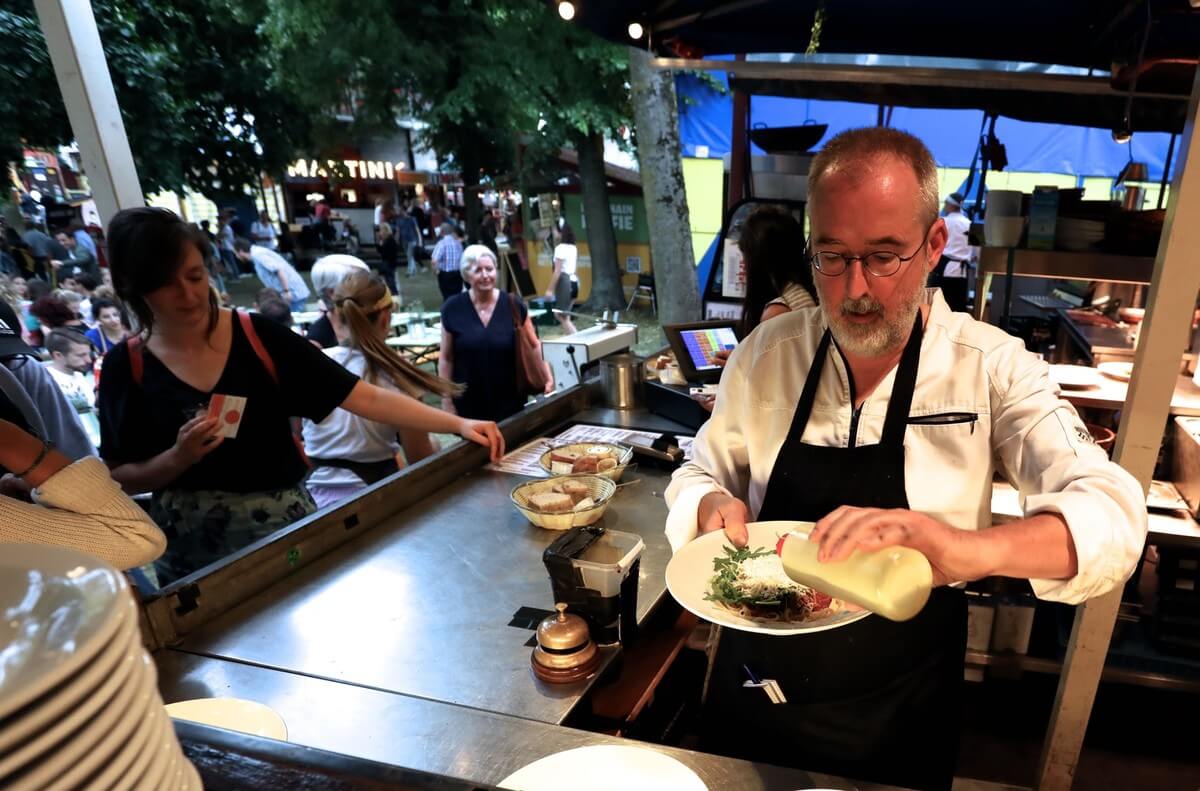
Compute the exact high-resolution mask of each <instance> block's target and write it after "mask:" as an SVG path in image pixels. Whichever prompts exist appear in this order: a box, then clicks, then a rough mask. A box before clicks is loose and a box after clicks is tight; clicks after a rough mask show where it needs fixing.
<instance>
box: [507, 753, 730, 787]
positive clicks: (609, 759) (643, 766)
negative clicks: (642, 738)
mask: <svg viewBox="0 0 1200 791" xmlns="http://www.w3.org/2000/svg"><path fill="white" fill-rule="evenodd" d="M497 785H499V787H500V788H507V789H511V791H560V789H563V788H570V789H571V790H572V791H612V789H614V788H619V789H621V791H660V790H661V789H671V791H707V789H708V786H706V785H705V784H704V781H703V780H701V779H700V776H699V775H697V774H696V773H695V772H693V771H692V770H691V769H689V768H688V767H686V766H684V765H683V764H682V763H681V762H680V761H678V760H676V759H675V758H672V757H671V756H669V755H663V754H662V753H660V752H658V751H657V750H654V749H651V748H649V747H634V746H632V745H624V744H594V745H590V746H588V747H576V748H575V749H573V750H564V751H562V752H560V753H553V754H552V755H547V756H546V757H545V758H541V759H539V760H537V761H534V762H533V763H531V764H529V765H528V766H525V767H522V768H521V769H518V770H517V771H516V772H513V773H512V774H511V775H509V776H508V777H506V778H504V779H503V780H501V781H500V782H499V783H498V784H497Z"/></svg>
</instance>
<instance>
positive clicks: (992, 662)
mask: <svg viewBox="0 0 1200 791" xmlns="http://www.w3.org/2000/svg"><path fill="white" fill-rule="evenodd" d="M967 667H975V668H981V667H992V668H996V669H997V670H1002V671H1009V672H1012V671H1023V670H1024V671H1029V672H1031V673H1046V674H1049V675H1055V676H1056V675H1059V674H1060V673H1062V662H1061V661H1059V660H1057V659H1044V658H1042V657H1036V656H1024V655H1021V654H993V653H990V652H988V651H974V650H968V651H967ZM1101 680H1102V681H1112V682H1116V683H1118V684H1134V685H1136V686H1141V687H1155V688H1158V689H1171V690H1175V691H1177V692H1200V678H1185V677H1182V676H1172V675H1167V674H1166V673H1155V672H1152V671H1149V670H1132V669H1130V668H1125V667H1112V666H1106V667H1105V668H1104V673H1103V674H1102V675H1101Z"/></svg>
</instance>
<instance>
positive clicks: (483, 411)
mask: <svg viewBox="0 0 1200 791" xmlns="http://www.w3.org/2000/svg"><path fill="white" fill-rule="evenodd" d="M462 270H463V274H464V275H465V276H466V280H467V283H468V284H469V286H470V287H469V288H468V289H467V290H466V291H464V292H462V293H460V294H455V295H454V296H452V297H450V298H449V299H447V300H446V303H445V304H444V305H442V349H441V354H440V356H439V357H438V374H440V375H441V376H442V377H443V378H445V379H449V380H451V381H454V382H457V383H459V384H461V385H464V386H465V387H466V391H465V392H463V393H462V394H461V395H459V396H443V398H442V408H443V409H445V410H446V411H447V412H451V413H455V414H458V415H461V416H463V417H472V418H475V417H476V416H483V415H487V416H488V417H487V418H486V419H488V420H503V419H504V418H506V417H509V416H511V415H514V414H516V413H517V412H520V411H521V410H522V409H523V408H524V407H525V396H524V394H522V393H521V392H519V391H518V390H517V354H518V349H517V343H518V342H519V338H518V335H517V333H518V332H520V333H524V334H525V336H526V338H528V340H529V342H530V343H532V344H533V346H534V348H535V349H539V350H540V348H541V343H540V342H539V341H538V337H537V332H536V331H535V330H534V329H533V322H532V321H530V320H529V310H528V309H527V308H526V307H525V303H524V302H522V301H521V299H520V298H518V297H516V296H514V295H512V294H507V293H505V292H503V291H501V290H500V289H498V288H496V254H495V253H493V252H492V251H491V250H489V249H488V248H487V247H484V246H483V245H481V244H473V245H471V246H470V247H468V248H467V249H466V250H463V254H462ZM548 370H549V369H547V371H548ZM547 379H548V383H547V385H546V392H547V393H550V392H552V391H553V389H554V377H553V376H547Z"/></svg>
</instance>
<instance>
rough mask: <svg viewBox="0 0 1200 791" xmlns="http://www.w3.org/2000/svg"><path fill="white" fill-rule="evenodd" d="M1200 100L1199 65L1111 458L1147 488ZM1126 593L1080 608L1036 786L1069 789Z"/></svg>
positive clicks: (1192, 293) (1183, 323) (1198, 163)
mask: <svg viewBox="0 0 1200 791" xmlns="http://www.w3.org/2000/svg"><path fill="white" fill-rule="evenodd" d="M1198 104H1200V73H1198V74H1197V76H1196V80H1195V82H1193V83H1192V97H1191V101H1190V103H1189V105H1188V115H1187V119H1188V120H1187V125H1186V126H1185V127H1184V130H1183V135H1182V136H1181V137H1180V147H1179V152H1180V153H1179V164H1178V166H1177V167H1176V168H1175V178H1174V179H1172V181H1171V199H1170V201H1169V202H1168V203H1167V217H1166V221H1165V222H1164V224H1163V231H1162V237H1161V238H1160V239H1159V243H1158V255H1157V257H1156V258H1155V261H1154V276H1153V279H1152V281H1151V283H1150V299H1149V302H1148V304H1147V309H1146V320H1145V322H1144V323H1143V325H1142V330H1141V334H1140V337H1139V339H1138V347H1137V355H1136V356H1135V357H1134V366H1133V379H1132V381H1131V382H1130V383H1129V396H1128V398H1127V399H1126V401H1125V409H1124V414H1123V415H1122V417H1121V429H1120V431H1119V433H1118V434H1117V444H1116V447H1115V448H1114V452H1113V460H1114V461H1116V462H1117V463H1118V464H1120V465H1121V466H1122V467H1124V468H1125V469H1127V470H1129V472H1130V473H1132V474H1133V476H1134V477H1136V478H1137V479H1138V481H1139V482H1140V483H1141V484H1142V488H1143V489H1147V490H1148V489H1149V486H1150V479H1151V477H1152V476H1153V474H1154V464H1155V462H1156V461H1157V459H1158V451H1159V448H1160V447H1161V445H1162V436H1163V427H1164V426H1166V424H1167V414H1168V411H1169V408H1170V403H1171V395H1172V394H1173V392H1174V390H1175V382H1176V379H1177V377H1178V375H1179V360H1180V353H1181V351H1180V345H1179V344H1180V339H1181V338H1183V337H1184V336H1185V333H1184V331H1183V330H1184V328H1185V327H1190V326H1191V322H1192V311H1193V309H1194V308H1195V305H1196V294H1197V292H1200V267H1198V266H1196V265H1195V263H1196V251H1197V250H1200V223H1197V222H1196V218H1197V217H1200V135H1196V134H1195V131H1196V128H1195V127H1196V109H1197V105H1198ZM1189 165H1191V167H1189ZM1121 593H1122V591H1121V589H1120V588H1117V590H1114V591H1112V592H1111V593H1109V594H1108V595H1107V596H1103V597H1101V598H1099V599H1093V600H1091V601H1089V602H1087V603H1086V604H1084V605H1082V606H1081V607H1079V608H1078V609H1077V610H1076V611H1075V625H1074V627H1073V628H1072V630H1071V640H1070V643H1069V644H1068V646H1067V657H1066V662H1065V663H1064V666H1063V675H1062V678H1061V679H1060V681H1059V685H1058V696H1057V698H1056V700H1055V701H1054V711H1053V713H1052V714H1051V719H1050V729H1049V731H1048V733H1047V734H1046V742H1045V746H1044V749H1043V752H1042V761H1041V767H1040V769H1039V771H1038V786H1037V787H1038V788H1039V789H1043V790H1044V791H1065V790H1066V789H1068V788H1070V787H1071V782H1072V780H1073V778H1074V776H1075V767H1076V766H1077V765H1078V763H1079V752H1080V750H1081V749H1082V747H1083V736H1084V733H1085V732H1086V730H1087V723H1088V718H1089V717H1090V716H1091V712H1092V703H1093V702H1094V700H1095V697H1096V687H1097V685H1098V684H1099V681H1100V673H1101V671H1102V670H1103V669H1104V660H1105V658H1106V657H1107V655H1108V645H1109V641H1110V640H1111V639H1112V630H1113V624H1114V623H1115V622H1116V618H1117V610H1118V608H1119V607H1120V604H1121Z"/></svg>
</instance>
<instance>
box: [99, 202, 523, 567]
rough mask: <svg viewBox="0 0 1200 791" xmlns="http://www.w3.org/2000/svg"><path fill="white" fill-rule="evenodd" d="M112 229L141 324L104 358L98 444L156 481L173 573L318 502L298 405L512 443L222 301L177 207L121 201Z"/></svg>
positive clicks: (314, 416)
mask: <svg viewBox="0 0 1200 791" xmlns="http://www.w3.org/2000/svg"><path fill="white" fill-rule="evenodd" d="M108 238H109V256H110V262H111V265H112V270H113V282H114V283H115V285H116V288H117V293H118V294H119V295H120V297H121V299H122V301H124V302H125V304H127V305H128V306H129V307H130V309H131V310H133V312H134V314H135V315H137V317H138V320H139V321H138V323H139V326H140V327H141V328H142V329H141V331H140V332H139V333H138V334H137V335H135V336H133V337H131V338H128V339H127V340H125V341H123V342H121V343H120V344H118V345H117V346H116V347H115V348H114V349H113V350H112V351H110V352H109V353H108V356H107V357H105V358H104V376H103V377H101V379H100V398H99V402H98V407H99V410H100V428H101V439H102V446H101V449H100V455H101V456H102V457H103V459H104V461H105V462H107V463H108V465H109V467H110V468H111V469H112V475H113V478H115V479H116V480H117V481H118V482H120V484H121V485H122V486H123V487H124V488H125V490H126V491H127V492H130V493H134V492H153V493H154V503H153V509H154V510H153V511H152V513H153V514H154V515H155V517H156V520H157V521H158V523H159V526H160V527H162V529H163V532H164V533H166V535H167V542H168V543H167V552H166V554H165V555H164V556H163V558H162V559H160V561H159V562H158V563H157V564H156V568H157V569H158V570H159V573H160V575H162V576H163V577H165V578H166V579H168V580H169V579H175V578H178V577H182V576H184V575H186V574H190V573H192V572H193V571H195V570H197V569H199V568H202V567H204V566H207V565H208V564H210V563H212V562H214V561H216V560H218V559H220V558H222V557H225V556H226V555H228V554H230V553H231V552H233V551H235V550H237V549H241V548H242V547H245V546H247V545H248V544H251V543H253V542H255V541H258V540H259V539H261V538H264V537H266V536H268V535H270V534H271V533H273V532H274V531H276V530H278V529H280V528H282V527H285V526H287V525H288V524H290V523H292V522H294V521H296V520H298V519H300V518H302V517H304V516H306V515H308V514H309V513H311V512H312V511H314V510H316V504H315V503H314V502H313V500H312V497H311V496H310V495H309V494H308V490H307V489H305V488H304V484H303V481H304V477H305V476H306V475H307V474H308V471H309V465H308V463H307V459H306V458H305V455H304V453H303V451H302V450H301V449H300V448H298V447H297V444H296V437H295V436H294V434H293V432H292V424H291V417H292V416H299V417H304V418H308V419H311V420H315V421H321V420H324V419H325V418H326V417H327V416H328V415H329V413H330V412H332V411H333V410H334V409H335V408H338V407H341V408H344V409H347V410H349V411H351V412H353V413H355V414H357V415H362V416H363V417H366V418H368V419H370V420H377V421H381V422H386V423H389V424H391V425H403V426H408V427H411V428H414V429H418V430H420V431H436V432H442V433H448V434H450V433H455V434H459V435H461V436H462V437H464V438H465V439H468V440H471V441H472V442H476V443H479V444H480V445H484V446H485V447H487V448H489V449H490V451H491V456H492V458H493V459H496V458H499V457H500V456H501V455H502V454H503V452H504V437H503V436H502V435H501V434H500V432H499V430H498V429H497V427H496V425H495V424H494V423H488V422H484V421H473V420H466V419H463V418H460V417H456V416H454V415H448V414H446V413H445V412H443V411H441V410H439V409H435V408H433V407H430V406H428V405H426V404H422V403H420V402H419V401H417V400H416V399H413V398H410V397H408V396H407V395H405V394H403V393H398V392H396V391H395V390H388V389H386V388H382V387H376V386H374V385H372V384H370V383H369V382H363V381H361V380H360V379H359V378H358V377H356V376H354V375H353V374H351V373H350V372H349V371H347V370H346V369H344V368H342V367H341V366H340V365H338V364H337V363H335V362H334V361H333V360H330V359H329V358H328V357H326V356H325V355H324V354H323V353H322V352H321V351H320V350H319V349H317V348H316V347H315V346H314V345H313V344H311V343H309V342H308V341H307V340H305V339H304V338H301V337H300V336H299V335H297V334H296V333H294V332H292V331H291V330H289V329H288V328H286V327H280V326H279V325H277V324H274V323H272V322H270V321H268V320H267V319H265V318H263V317H261V316H257V315H253V314H249V313H243V312H241V311H236V312H235V311H231V310H228V309H225V308H222V307H221V306H220V303H219V302H218V300H217V296H216V293H215V292H214V291H213V290H212V289H211V288H210V287H209V283H208V270H207V269H206V268H205V266H204V255H203V253H204V249H205V247H206V246H207V240H205V239H202V238H201V237H199V236H198V235H197V234H196V233H195V232H194V231H192V230H191V229H190V228H189V227H188V226H187V224H186V223H184V222H183V220H181V219H180V218H179V217H177V216H176V215H174V214H172V213H171V212H169V211H167V210H165V209H154V208H137V209H125V210H123V211H121V212H118V213H117V215H116V217H114V218H113V220H112V222H111V223H110V225H109V233H108ZM163 581H166V580H163Z"/></svg>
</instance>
